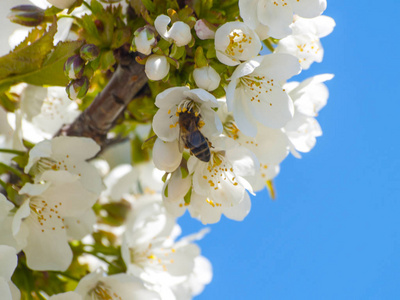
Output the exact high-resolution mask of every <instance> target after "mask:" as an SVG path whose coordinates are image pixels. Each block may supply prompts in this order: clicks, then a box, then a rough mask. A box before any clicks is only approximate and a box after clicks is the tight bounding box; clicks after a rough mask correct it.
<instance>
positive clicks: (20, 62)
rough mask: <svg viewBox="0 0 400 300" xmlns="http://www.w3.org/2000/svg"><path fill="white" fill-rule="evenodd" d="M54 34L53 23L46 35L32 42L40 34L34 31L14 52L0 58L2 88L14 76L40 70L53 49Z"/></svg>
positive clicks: (55, 28)
mask: <svg viewBox="0 0 400 300" xmlns="http://www.w3.org/2000/svg"><path fill="white" fill-rule="evenodd" d="M56 32H57V25H56V23H55V22H54V23H53V25H51V26H50V28H49V31H48V32H47V33H45V34H44V35H42V36H41V37H40V38H38V39H36V40H34V41H33V39H35V35H37V34H38V33H40V31H36V30H34V32H32V33H31V34H29V35H28V37H27V38H26V39H25V40H24V41H23V42H22V43H21V44H20V45H18V46H17V47H16V48H15V50H14V51H12V52H10V53H9V54H7V55H5V56H3V57H0V85H2V86H4V81H10V78H13V77H14V76H16V75H20V74H26V73H30V72H33V71H35V70H37V69H38V68H40V67H41V66H42V64H43V62H44V60H45V59H46V56H47V54H48V53H49V52H50V51H51V50H52V49H53V38H54V35H55V33H56Z"/></svg>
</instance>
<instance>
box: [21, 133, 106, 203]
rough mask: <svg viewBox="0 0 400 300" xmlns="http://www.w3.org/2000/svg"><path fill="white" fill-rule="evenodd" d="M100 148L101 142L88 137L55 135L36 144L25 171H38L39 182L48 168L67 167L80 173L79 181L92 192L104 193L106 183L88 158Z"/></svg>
mask: <svg viewBox="0 0 400 300" xmlns="http://www.w3.org/2000/svg"><path fill="white" fill-rule="evenodd" d="M99 151H100V146H99V145H97V144H96V142H94V141H93V140H92V139H90V138H85V137H66V136H60V137H55V138H54V139H52V140H45V141H43V142H40V143H38V144H36V146H35V147H33V148H32V149H31V150H30V152H29V161H28V164H27V165H26V167H25V172H27V173H28V172H31V173H32V174H34V175H35V181H36V182H39V181H40V180H41V179H42V178H41V174H42V173H43V172H44V171H46V170H64V171H68V172H69V173H71V174H75V175H78V176H79V181H80V182H82V184H83V186H84V187H85V188H86V189H88V190H89V191H91V192H94V193H96V194H98V195H99V194H100V192H101V191H102V190H103V183H102V181H101V178H100V176H99V174H98V172H97V170H96V168H95V167H94V166H92V165H91V164H89V163H87V162H86V160H87V159H89V158H92V157H93V156H95V155H96V154H97V152H99Z"/></svg>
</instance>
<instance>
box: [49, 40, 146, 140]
mask: <svg viewBox="0 0 400 300" xmlns="http://www.w3.org/2000/svg"><path fill="white" fill-rule="evenodd" d="M114 54H115V56H116V58H117V61H119V64H118V67H117V69H116V71H115V72H114V74H113V75H112V77H111V79H110V81H109V82H108V84H107V86H106V87H105V88H104V90H103V91H101V92H100V93H99V94H98V95H97V96H96V98H95V99H94V100H93V102H92V103H91V104H90V106H89V107H88V108H87V109H86V110H85V111H83V112H82V113H81V114H80V116H79V117H78V118H77V119H76V120H75V121H74V122H73V123H72V124H70V125H66V126H64V127H63V128H61V130H60V131H59V132H58V133H57V134H56V135H57V136H59V135H67V136H86V137H90V138H92V139H94V140H95V141H96V142H97V143H98V144H99V145H100V146H101V147H102V148H103V147H104V146H105V144H106V137H107V133H108V131H109V130H110V129H111V128H112V127H113V125H114V122H115V120H116V119H117V118H118V116H119V115H120V114H121V113H122V112H123V110H124V109H125V108H126V106H127V105H128V104H129V102H130V101H131V100H132V99H133V98H134V96H135V95H136V94H137V93H138V92H139V91H140V90H141V89H142V88H143V87H144V85H145V84H146V82H147V76H146V74H145V72H144V66H143V65H141V64H139V63H137V62H136V61H135V56H136V54H135V53H129V51H128V50H127V49H125V48H123V47H121V48H120V49H118V50H117V51H116V52H115V53H114Z"/></svg>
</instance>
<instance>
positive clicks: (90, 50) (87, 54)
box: [79, 44, 100, 61]
mask: <svg viewBox="0 0 400 300" xmlns="http://www.w3.org/2000/svg"><path fill="white" fill-rule="evenodd" d="M79 53H80V56H81V58H82V59H84V60H86V61H92V60H95V59H96V58H97V57H98V56H99V54H100V50H99V48H98V47H97V46H96V45H93V44H86V45H83V46H82V48H81V50H80V52H79Z"/></svg>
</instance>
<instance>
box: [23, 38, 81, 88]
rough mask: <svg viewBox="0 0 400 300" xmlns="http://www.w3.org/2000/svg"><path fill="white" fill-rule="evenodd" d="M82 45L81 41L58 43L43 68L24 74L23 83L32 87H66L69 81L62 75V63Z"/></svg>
mask: <svg viewBox="0 0 400 300" xmlns="http://www.w3.org/2000/svg"><path fill="white" fill-rule="evenodd" d="M82 45H83V41H72V42H60V43H58V44H57V46H56V47H55V49H54V51H53V52H51V53H50V54H49V56H48V57H47V59H46V61H45V62H44V64H43V66H42V67H41V68H40V69H38V70H36V71H35V72H32V73H31V74H25V76H24V78H23V81H24V82H27V83H30V84H34V85H55V86H65V85H67V84H68V81H69V80H68V78H67V77H66V76H65V75H64V71H63V70H64V63H65V61H66V60H67V59H68V57H70V56H72V55H74V54H75V52H76V50H78V49H79V48H80V47H81V46H82Z"/></svg>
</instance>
